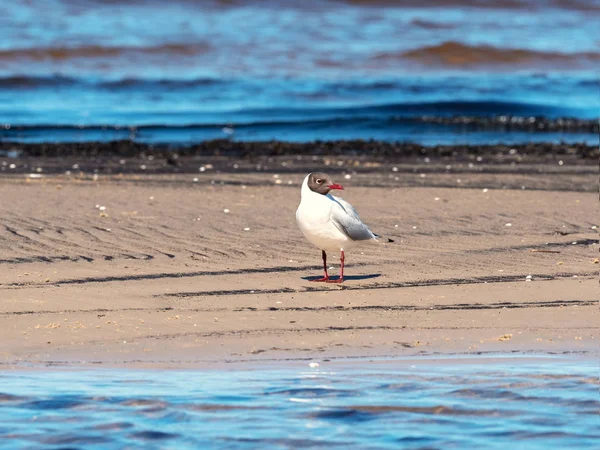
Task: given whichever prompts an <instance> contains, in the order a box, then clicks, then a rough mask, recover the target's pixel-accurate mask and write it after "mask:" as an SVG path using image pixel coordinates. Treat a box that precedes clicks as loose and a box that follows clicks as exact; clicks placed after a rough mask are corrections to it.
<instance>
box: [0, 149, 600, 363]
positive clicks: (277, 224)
mask: <svg viewBox="0 0 600 450" xmlns="http://www.w3.org/2000/svg"><path fill="white" fill-rule="evenodd" d="M513 156H514V155H513ZM120 157H121V156H117V158H120ZM137 158H139V156H138V157H137ZM475 158H476V153H473V155H472V159H469V158H466V159H463V160H460V159H458V158H454V162H449V161H448V160H446V159H443V158H441V157H440V158H437V159H436V158H433V157H432V160H431V161H430V162H429V163H426V162H424V161H423V160H419V159H418V158H416V157H415V158H414V159H413V160H405V161H398V162H395V163H384V162H381V161H378V160H372V161H369V160H365V159H364V158H363V159H361V160H360V161H359V160H357V159H356V158H355V159H352V157H339V156H337V157H318V158H317V157H315V159H313V158H310V157H304V159H302V158H301V159H298V158H296V157H294V156H290V155H288V156H286V157H270V159H268V158H266V157H265V158H263V159H260V158H259V159H252V160H249V159H248V158H245V159H236V158H223V157H219V156H211V157H202V158H200V157H199V156H193V157H192V156H190V157H189V158H188V160H186V159H185V158H183V157H182V158H181V159H180V160H179V161H178V162H177V164H171V165H169V164H163V162H164V160H160V159H154V158H152V159H150V160H148V159H147V158H146V159H145V160H144V161H142V160H141V159H140V160H132V159H128V160H127V161H126V164H121V163H120V161H119V160H118V161H117V162H115V161H112V160H111V161H109V162H108V163H107V164H105V166H103V167H118V165H119V164H121V165H125V166H127V167H129V168H130V170H129V171H124V172H128V173H123V174H119V173H118V172H117V170H116V169H114V170H110V171H108V170H101V171H99V173H98V174H97V175H96V176H94V175H93V172H92V171H91V170H86V172H85V173H80V172H79V170H75V169H73V165H74V164H76V163H77V164H81V165H82V166H83V165H85V164H89V165H92V164H93V161H92V162H90V160H89V159H85V160H84V159H77V158H75V159H69V158H63V159H61V160H58V159H53V158H49V157H44V156H39V157H34V156H32V157H30V158H29V159H22V160H14V159H2V158H0V164H2V163H3V162H7V164H11V163H14V162H15V161H16V162H17V164H18V165H19V167H17V168H15V169H14V172H11V171H10V170H5V171H3V172H2V174H0V192H1V193H2V198H3V201H2V205H1V209H2V214H1V216H0V224H1V226H0V269H1V270H0V283H1V284H0V330H1V331H0V358H1V362H2V365H3V366H4V367H5V368H8V367H13V366H20V367H26V366H31V365H38V364H42V365H46V364H47V365H89V364H95V365H97V364H101V365H110V366H141V367H145V366H153V367H187V366H190V367H196V366H208V365H210V364H222V363H223V362H241V361H248V360H253V361H278V360H287V359H301V358H306V359H310V360H323V359H332V358H352V357H378V356H415V355H422V354H426V355H435V354H478V353H486V352H501V353H510V352H516V353H518V354H532V353H573V352H575V353H586V354H588V355H597V354H598V353H599V351H598V348H599V347H598V324H599V323H600V311H599V309H598V295H597V293H598V290H597V289H598V278H597V274H598V267H599V266H598V259H597V258H598V256H599V255H598V245H597V242H598V240H597V239H598V235H597V230H596V229H593V228H592V227H595V226H596V225H597V223H596V220H595V219H596V213H595V211H597V201H598V200H597V179H598V178H597V177H598V172H597V170H598V167H597V164H596V165H594V161H592V160H589V159H585V158H583V159H581V158H578V157H577V156H573V155H571V156H569V155H568V154H566V156H565V162H566V163H563V164H562V165H559V164H558V163H557V162H556V161H555V160H553V158H546V159H543V158H537V162H536V158H532V159H530V160H527V158H525V160H524V161H522V162H521V163H520V164H516V165H515V164H511V162H513V163H514V161H511V160H510V158H511V157H510V156H508V155H507V156H506V160H505V159H503V158H496V160H495V161H494V163H493V164H491V163H490V164H488V165H486V164H485V163H484V162H482V163H477V162H476V159H475ZM569 158H570V159H569ZM554 159H555V158H554ZM24 161H26V163H27V164H28V167H27V168H25V167H23V164H25V162H24ZM86 161H87V162H86ZM160 161H163V162H160ZM182 161H184V163H182ZM186 161H187V162H186ZM471 161H473V162H475V164H473V163H472V162H471ZM141 163H143V164H144V165H146V166H147V167H146V168H145V169H141V168H139V167H140V165H141ZM159 163H160V166H159ZM282 163H285V165H282ZM257 164H258V165H261V168H260V170H257V168H256V166H257ZM469 164H472V165H473V167H470V166H469ZM234 165H237V168H236V169H234V168H233V167H234ZM448 165H450V168H448V167H447V166H448ZM155 166H156V167H159V169H156V170H153V168H154V167H155ZM267 166H268V167H267ZM5 167H7V166H5ZM37 167H41V168H42V171H41V172H38V171H37V170H36V169H37ZM164 167H170V168H175V169H173V170H171V172H165V170H163V169H164ZM192 167H193V169H194V172H195V173H191V172H192V170H191V168H192ZM198 167H204V171H202V172H200V171H199V170H198ZM324 167H325V168H327V167H329V168H330V169H331V170H330V172H332V173H334V174H335V177H334V179H335V180H336V181H337V182H340V183H342V184H344V185H345V186H346V191H344V192H343V193H342V196H343V197H344V198H345V199H347V200H349V201H350V202H351V203H353V204H354V205H355V207H356V208H357V209H358V211H359V212H360V214H361V217H362V218H363V219H364V220H365V222H366V223H367V224H369V225H370V226H371V228H372V229H373V230H374V231H376V232H378V233H380V234H382V235H384V236H388V237H391V238H392V239H394V240H395V242H394V243H393V244H382V245H372V246H365V247H362V248H357V249H354V250H351V251H349V252H348V253H347V271H346V274H347V276H348V277H347V281H346V282H345V283H344V284H343V285H342V286H338V285H328V284H321V283H312V282H310V281H308V280H307V278H310V277H317V276H319V275H320V274H321V261H320V254H319V251H318V250H317V249H315V248H312V247H311V246H310V245H309V244H308V243H307V242H305V240H304V238H303V236H302V235H301V233H300V231H299V230H298V229H297V227H296V224H295V218H294V212H295V209H296V207H297V204H298V201H299V188H300V183H301V181H302V179H303V176H304V174H305V173H306V172H308V171H310V170H313V169H318V168H319V169H323V168H324ZM394 167H395V168H396V170H394ZM135 168H137V170H134V169H135ZM265 168H266V170H265ZM32 169H33V170H32ZM66 170H70V171H71V174H70V175H67V174H65V171H66ZM240 171H241V173H239V172H240ZM178 172H179V173H178ZM344 172H346V174H349V175H350V178H346V177H345V176H344ZM31 174H33V177H32V176H31ZM523 187H524V188H523ZM226 210H228V212H225V211H226ZM329 259H330V264H331V265H333V266H335V267H336V269H335V270H334V273H337V267H338V260H337V255H333V254H331V255H329ZM528 276H531V278H527V277H528ZM528 280H531V281H528Z"/></svg>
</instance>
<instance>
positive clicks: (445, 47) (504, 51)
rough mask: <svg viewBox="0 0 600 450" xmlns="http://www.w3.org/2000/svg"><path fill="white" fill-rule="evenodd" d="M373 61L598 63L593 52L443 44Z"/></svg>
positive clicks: (382, 55) (458, 64)
mask: <svg viewBox="0 0 600 450" xmlns="http://www.w3.org/2000/svg"><path fill="white" fill-rule="evenodd" d="M374 58H375V59H376V60H397V59H408V60H412V61H415V62H418V63H422V64H434V65H442V66H453V67H466V66H504V65H506V66H511V67H514V66H520V67H522V66H527V67H538V66H543V65H552V66H556V65H557V64H562V65H565V64H569V65H574V66H577V67H582V66H590V65H593V64H596V63H598V62H600V53H597V52H577V53H561V52H544V51H537V50H528V49H518V48H499V47H494V46H491V45H468V44H463V43H460V42H456V41H446V42H443V43H441V44H438V45H432V46H425V47H420V48H416V49H414V50H409V51H405V52H399V53H398V52H385V53H380V54H378V55H376V56H375V57H374Z"/></svg>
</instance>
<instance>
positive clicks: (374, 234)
mask: <svg viewBox="0 0 600 450" xmlns="http://www.w3.org/2000/svg"><path fill="white" fill-rule="evenodd" d="M373 236H375V239H377V240H378V241H379V239H381V236H380V235H378V234H376V233H373ZM383 239H386V242H395V241H394V240H393V239H390V238H383Z"/></svg>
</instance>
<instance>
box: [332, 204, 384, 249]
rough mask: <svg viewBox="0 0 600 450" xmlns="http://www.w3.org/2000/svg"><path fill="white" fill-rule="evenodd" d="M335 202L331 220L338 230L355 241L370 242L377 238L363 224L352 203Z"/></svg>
mask: <svg viewBox="0 0 600 450" xmlns="http://www.w3.org/2000/svg"><path fill="white" fill-rule="evenodd" d="M334 202H335V204H334V206H333V208H332V210H331V219H332V220H333V223H334V224H335V226H336V227H337V229H338V230H340V231H341V232H342V233H344V234H345V235H346V236H348V237H349V238H350V239H351V240H353V241H368V240H370V239H375V238H376V237H375V235H374V234H373V233H372V232H371V230H369V227H367V226H366V225H365V224H364V223H362V221H361V220H360V217H359V216H358V213H357V212H356V210H355V209H354V208H353V207H352V205H351V204H350V203H348V202H347V201H345V200H343V199H341V198H335V199H334Z"/></svg>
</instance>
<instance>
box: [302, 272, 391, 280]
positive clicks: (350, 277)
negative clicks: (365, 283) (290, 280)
mask: <svg viewBox="0 0 600 450" xmlns="http://www.w3.org/2000/svg"><path fill="white" fill-rule="evenodd" d="M380 276H381V274H380V273H372V274H369V275H346V276H345V277H344V281H361V280H370V279H371V278H377V277H380ZM320 278H323V277H322V276H320V277H302V279H303V280H306V281H314V280H318V279H320ZM338 278H339V277H331V279H332V280H334V281H335V280H337V279H338Z"/></svg>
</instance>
